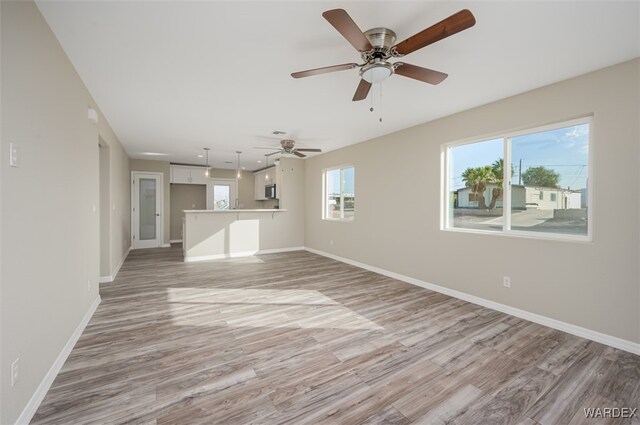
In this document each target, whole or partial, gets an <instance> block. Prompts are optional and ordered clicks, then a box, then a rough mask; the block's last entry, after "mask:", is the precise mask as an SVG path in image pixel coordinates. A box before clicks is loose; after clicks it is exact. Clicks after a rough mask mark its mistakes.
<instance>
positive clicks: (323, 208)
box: [321, 164, 356, 223]
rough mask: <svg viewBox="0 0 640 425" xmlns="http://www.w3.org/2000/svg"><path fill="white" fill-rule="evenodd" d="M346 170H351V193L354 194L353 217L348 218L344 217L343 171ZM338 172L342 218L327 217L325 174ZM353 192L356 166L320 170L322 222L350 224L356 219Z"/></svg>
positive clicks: (354, 189)
mask: <svg viewBox="0 0 640 425" xmlns="http://www.w3.org/2000/svg"><path fill="white" fill-rule="evenodd" d="M347 168H353V192H354V207H353V216H352V217H349V218H345V217H344V170H345V169H347ZM336 170H339V171H340V208H341V215H342V217H338V218H335V217H329V215H328V214H327V207H328V205H327V199H328V193H327V174H328V173H329V172H331V171H336ZM355 192H356V166H355V165H354V164H343V165H337V166H333V167H329V168H324V169H323V170H322V215H321V217H322V220H327V221H336V222H345V223H351V222H354V221H355V219H356V209H355Z"/></svg>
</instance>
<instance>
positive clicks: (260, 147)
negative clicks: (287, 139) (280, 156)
mask: <svg viewBox="0 0 640 425" xmlns="http://www.w3.org/2000/svg"><path fill="white" fill-rule="evenodd" d="M253 148H254V149H269V150H272V151H275V150H278V151H279V150H280V148H270V147H267V146H254V147H253Z"/></svg>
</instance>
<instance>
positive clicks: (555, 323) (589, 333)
mask: <svg viewBox="0 0 640 425" xmlns="http://www.w3.org/2000/svg"><path fill="white" fill-rule="evenodd" d="M305 250H307V251H309V252H313V253H314V254H318V255H322V256H324V257H328V258H331V259H334V260H337V261H341V262H343V263H346V264H351V265H352V266H356V267H360V268H362V269H365V270H369V271H372V272H374V273H378V274H381V275H383V276H388V277H390V278H393V279H397V280H401V281H403V282H407V283H410V284H412V285H416V286H419V287H421V288H425V289H429V290H432V291H435V292H439V293H441V294H445V295H449V296H450V297H454V298H458V299H461V300H464V301H468V302H470V303H473V304H477V305H480V306H483V307H487V308H490V309H492V310H496V311H500V312H502V313H506V314H510V315H512V316H516V317H519V318H521V319H524V320H528V321H530V322H534V323H538V324H539V325H543V326H547V327H550V328H553V329H557V330H559V331H563V332H566V333H569V334H572V335H576V336H579V337H581V338H586V339H589V340H591V341H595V342H599V343H601V344H605V345H608V346H610V347H613V348H619V349H620V350H624V351H628V352H630V353H633V354H640V344H638V343H635V342H632V341H628V340H626V339H622V338H618V337H615V336H611V335H607V334H603V333H601V332H597V331H594V330H591V329H587V328H583V327H580V326H576V325H573V324H571V323H567V322H563V321H560V320H556V319H552V318H550V317H546V316H541V315H539V314H536V313H531V312H528V311H525V310H521V309H519V308H515V307H511V306H508V305H506V304H500V303H497V302H495V301H491V300H487V299H485V298H480V297H476V296H475V295H470V294H467V293H464V292H460V291H456V290H455V289H449V288H445V287H444V286H439V285H435V284H433V283H428V282H424V281H422V280H419V279H415V278H413V277H409V276H405V275H401V274H399V273H395V272H391V271H388V270H384V269H381V268H378V267H375V266H371V265H369V264H365V263H361V262H359V261H354V260H350V259H348V258H344V257H340V256H338V255H333V254H330V253H328V252H324V251H320V250H317V249H313V248H309V247H305Z"/></svg>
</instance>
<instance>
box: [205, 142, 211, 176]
mask: <svg viewBox="0 0 640 425" xmlns="http://www.w3.org/2000/svg"><path fill="white" fill-rule="evenodd" d="M204 156H205V158H206V159H205V161H206V168H205V169H204V175H205V176H206V177H208V178H211V177H213V173H212V172H211V168H210V167H209V148H204Z"/></svg>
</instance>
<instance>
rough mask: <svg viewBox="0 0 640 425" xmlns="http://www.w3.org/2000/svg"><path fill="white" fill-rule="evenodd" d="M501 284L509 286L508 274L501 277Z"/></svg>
mask: <svg viewBox="0 0 640 425" xmlns="http://www.w3.org/2000/svg"><path fill="white" fill-rule="evenodd" d="M502 285H503V286H504V287H505V288H511V278H510V277H509V276H504V277H503V278H502Z"/></svg>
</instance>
